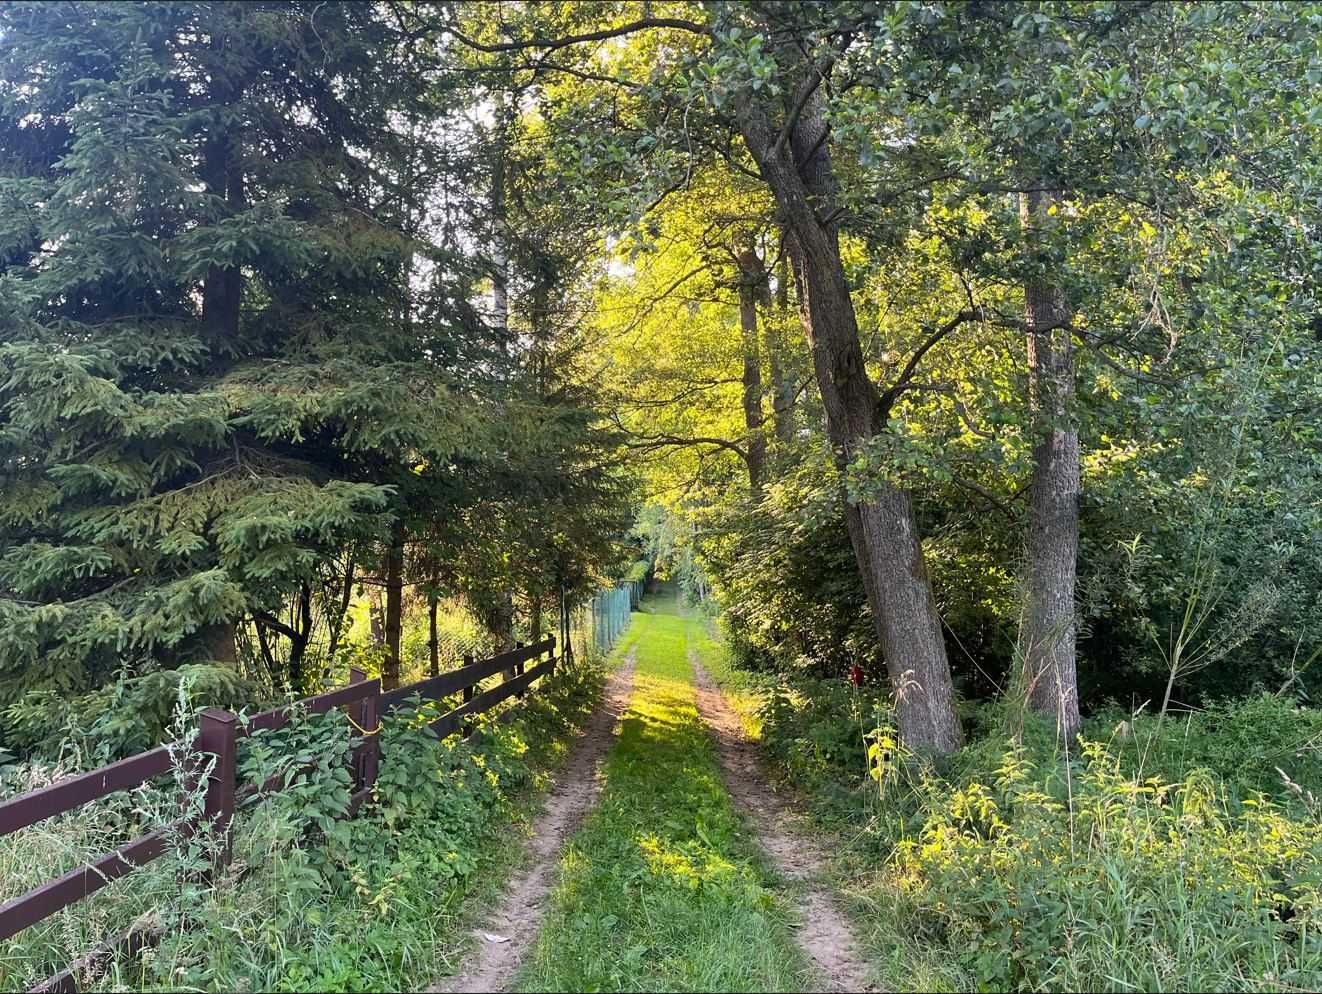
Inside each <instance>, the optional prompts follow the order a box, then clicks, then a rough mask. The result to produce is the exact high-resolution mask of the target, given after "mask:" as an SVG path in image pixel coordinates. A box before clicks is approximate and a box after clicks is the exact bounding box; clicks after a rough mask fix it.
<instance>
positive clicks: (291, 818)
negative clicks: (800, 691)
mask: <svg viewBox="0 0 1322 994" xmlns="http://www.w3.org/2000/svg"><path fill="white" fill-rule="evenodd" d="M600 686H601V670H600V668H599V667H596V666H593V665H590V664H589V663H586V662H581V663H580V664H579V665H578V666H575V667H571V668H564V669H561V670H558V671H557V672H556V674H555V675H554V676H552V677H550V678H548V679H546V680H543V681H542V683H540V684H539V685H538V688H537V690H536V692H535V693H533V694H530V695H529V696H528V698H527V699H526V701H525V702H524V704H523V706H522V707H523V710H522V712H521V718H520V719H519V720H518V721H515V722H513V723H512V724H510V725H496V724H492V725H491V726H490V727H489V729H488V734H486V735H484V736H483V737H482V738H481V740H480V744H479V745H477V746H476V747H470V746H469V745H468V744H466V743H464V742H462V741H461V740H459V739H457V738H454V737H452V738H450V739H448V740H446V741H445V742H443V743H442V742H436V741H435V740H433V739H430V738H428V737H425V736H423V735H422V734H420V733H419V732H418V731H417V730H416V728H415V727H413V725H414V724H415V723H414V722H413V721H412V719H411V717H410V715H409V713H408V712H407V711H404V712H400V713H396V715H395V716H392V719H391V720H387V722H386V723H385V724H384V727H383V731H382V735H383V739H384V741H383V753H384V758H383V765H382V773H381V779H380V781H379V782H378V789H377V790H376V792H375V796H374V800H373V803H372V804H371V805H370V807H369V808H368V809H367V810H365V811H364V812H362V813H361V814H360V815H359V816H358V817H357V818H354V819H352V820H337V817H336V816H337V815H338V814H340V813H342V811H343V807H344V804H345V803H346V802H347V792H345V790H344V786H345V784H344V776H343V767H342V763H341V760H342V758H343V749H344V748H346V747H347V742H348V735H349V729H348V727H347V724H346V719H345V717H344V715H343V714H340V713H336V712H333V713H331V714H329V715H326V716H305V717H303V718H301V719H300V720H297V721H295V722H293V723H292V724H291V725H288V726H286V727H285V728H284V729H281V730H280V732H279V733H278V735H276V736H263V735H257V736H253V737H251V738H250V739H246V740H244V743H245V747H244V750H243V751H242V752H241V755H240V760H241V764H242V765H243V767H244V773H245V779H247V780H249V781H250V782H258V781H260V780H261V779H264V778H265V777H266V776H268V775H271V774H273V773H281V772H283V775H284V786H283V788H282V789H281V790H280V791H279V792H278V793H276V794H274V795H273V796H271V797H269V798H267V799H266V800H265V801H264V802H263V803H261V804H260V805H254V806H251V807H247V808H242V809H241V810H240V812H239V813H238V815H237V817H236V820H235V825H234V831H233V840H234V859H233V862H232V863H231V864H230V865H229V866H228V868H226V869H225V870H223V871H221V872H219V873H217V874H214V875H212V876H211V877H210V878H207V877H206V876H205V875H204V874H203V873H201V872H200V871H201V870H202V869H204V868H206V867H209V866H210V864H211V855H212V854H211V853H210V852H209V851H208V849H207V843H205V842H204V841H203V840H202V839H194V840H192V841H190V842H186V843H185V842H181V844H180V845H179V846H178V847H177V848H174V849H172V850H171V851H170V852H169V853H168V854H167V855H166V856H164V857H162V858H160V859H158V860H157V861H156V862H154V863H152V864H150V865H149V866H147V867H145V868H143V869H141V870H139V871H137V872H134V873H132V874H129V875H128V876H126V877H124V878H122V879H121V880H119V881H116V882H115V883H113V884H111V885H110V886H108V887H106V888H104V889H103V890H101V891H99V892H98V893H96V894H94V895H92V896H91V897H90V898H88V899H86V900H84V901H81V902H79V903H78V904H75V905H73V906H72V907H70V908H68V909H66V910H65V911H63V912H60V913H59V914H57V915H55V916H53V917H52V918H50V919H47V920H46V921H44V922H42V923H40V924H38V925H36V926H33V927H31V928H28V929H25V930H24V931H23V932H20V933H19V934H18V935H17V936H15V937H14V938H13V939H11V940H9V941H7V942H5V943H3V944H0V989H6V990H9V989H24V988H26V987H27V986H30V985H32V984H33V983H35V982H37V981H39V980H41V979H43V978H44V977H46V976H49V975H50V974H51V973H52V972H54V971H55V970H57V969H60V968H62V967H64V966H65V965H67V964H68V963H69V962H71V961H72V960H74V959H76V958H77V957H78V956H80V955H81V954H83V953H84V952H86V951H88V950H89V949H90V948H92V947H93V946H94V945H95V944H96V943H98V942H100V941H101V940H102V939H104V938H105V937H106V936H107V935H109V934H111V933H113V932H116V931H119V930H121V929H123V928H125V927H127V926H128V925H129V924H130V923H131V922H133V921H134V920H136V919H137V918H138V916H139V915H140V914H142V913H143V912H148V911H149V912H151V913H152V915H153V916H154V922H155V924H156V926H157V928H158V929H159V931H160V932H161V933H162V936H163V937H162V939H161V941H160V942H159V943H158V944H157V945H155V946H154V947H152V948H149V949H147V950H144V951H143V952H141V953H140V954H138V955H136V956H133V957H128V958H124V959H121V960H118V961H116V962H113V963H111V964H110V967H109V969H108V971H107V972H106V973H104V974H103V975H101V976H100V977H98V978H95V979H94V980H93V982H92V989H97V988H104V989H112V990H167V989H168V990H179V989H198V990H200V989H209V990H235V991H244V990H246V991H259V990H274V991H290V990H317V991H322V990H407V989H415V988H418V987H421V986H426V985H428V984H429V983H430V982H431V981H432V980H433V979H435V977H436V976H437V975H438V974H440V973H442V972H444V965H445V963H446V962H447V960H450V959H453V958H454V957H456V956H458V955H460V954H461V953H462V950H463V949H464V947H465V946H466V944H467V942H468V941H469V940H468V936H467V925H466V919H465V915H466V914H467V912H466V910H465V909H466V907H467V906H468V904H469V900H470V899H471V898H473V897H474V896H481V895H483V894H485V893H489V892H491V891H492V890H493V889H494V888H496V887H498V886H499V884H500V881H501V879H502V877H503V873H504V872H505V870H506V869H507V868H508V867H509V865H510V864H511V862H512V861H513V860H514V859H515V858H517V855H518V851H519V847H518V846H517V844H512V840H514V839H517V838H518V837H519V835H520V833H521V832H522V831H524V830H525V826H526V825H527V824H528V820H529V816H530V811H531V808H532V806H533V804H534V803H535V794H534V793H532V792H531V789H532V788H536V787H538V786H539V785H541V784H542V783H544V781H545V776H546V771H547V770H548V769H549V767H550V766H552V765H554V764H555V763H556V762H558V760H559V759H560V757H561V756H562V755H563V753H564V750H565V747H566V743H567V741H568V738H569V734H570V731H571V730H572V728H573V727H575V726H576V725H578V724H579V723H581V722H582V721H583V720H584V719H585V718H586V716H587V714H588V713H590V711H591V708H592V706H593V703H594V701H595V698H596V696H597V695H598V693H599V690H600ZM291 757H292V758H294V759H296V760H297V762H295V763H290V762H289V760H290V758H291ZM309 763H310V764H311V765H310V766H309V765H307V764H309ZM181 767H182V763H181ZM61 772H62V771H61V770H59V769H55V768H40V767H33V766H29V767H25V768H23V769H22V770H12V769H11V772H10V773H9V774H7V776H6V781H5V785H4V786H5V790H6V791H7V792H9V793H11V794H12V793H15V792H19V791H22V790H24V789H27V788H28V787H30V786H33V785H39V784H40V783H41V782H45V781H49V780H51V779H54V778H56V777H57V776H58V775H59V774H60V773H61ZM181 772H182V770H181ZM165 779H166V781H167V782H163V783H160V784H153V785H148V786H147V787H145V788H143V789H140V790H138V791H134V792H130V793H126V794H119V795H116V796H114V797H112V798H110V799H107V800H106V801H103V802H100V803H98V804H94V805H88V806H85V807H83V808H81V809H79V810H78V811H76V812H73V813H70V814H69V815H66V816H63V817H61V818H59V819H52V820H48V821H46V822H42V823H39V824H38V825H34V826H32V827H31V828H29V829H26V830H23V831H21V832H17V833H14V834H12V835H9V836H6V837H4V838H3V839H0V900H3V899H7V898H9V897H13V896H15V895H17V894H19V893H22V892H24V891H26V890H27V889H29V888H30V887H31V886H35V885H37V884H40V883H43V882H45V881H46V880H49V879H51V878H52V877H54V876H55V875H56V874H58V873H59V872H61V871H62V870H67V869H70V868H72V867H74V866H77V865H79V864H81V863H83V862H86V861H87V860H88V859H90V858H93V857H95V856H99V855H101V854H103V853H105V852H107V851H109V850H110V849H111V848H113V847H114V846H115V845H117V844H119V843H122V842H123V841H125V840H126V839H127V838H131V837H134V836H136V835H139V834H142V833H143V832H145V831H150V830H151V829H153V828H155V827H157V826H158V825H162V824H166V823H168V822H169V821H172V820H174V819H175V818H177V817H178V816H179V809H178V806H177V790H176V785H175V784H174V783H173V782H169V781H170V778H168V777H167V778H165Z"/></svg>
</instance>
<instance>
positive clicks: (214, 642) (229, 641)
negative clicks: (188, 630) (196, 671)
mask: <svg viewBox="0 0 1322 994" xmlns="http://www.w3.org/2000/svg"><path fill="white" fill-rule="evenodd" d="M236 628H237V626H236V625H235V623H234V622H232V621H222V622H220V623H219V624H215V625H207V627H206V628H204V629H203V630H202V641H203V644H204V645H205V646H206V653H207V658H208V659H211V660H214V661H215V662H217V663H223V664H224V665H225V666H230V667H234V666H237V665H238V663H239V654H238V650H237V648H236V646H235V643H234V636H235V630H236Z"/></svg>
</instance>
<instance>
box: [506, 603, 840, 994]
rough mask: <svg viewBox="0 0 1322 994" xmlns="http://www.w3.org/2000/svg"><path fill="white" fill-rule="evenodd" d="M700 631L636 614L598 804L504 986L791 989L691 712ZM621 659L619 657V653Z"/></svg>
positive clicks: (801, 968) (704, 732)
mask: <svg viewBox="0 0 1322 994" xmlns="http://www.w3.org/2000/svg"><path fill="white" fill-rule="evenodd" d="M701 638H702V632H701V622H700V621H699V620H697V619H690V618H687V617H684V616H683V615H682V614H681V613H680V612H679V611H678V609H677V606H676V604H675V602H674V600H673V599H671V598H664V599H662V598H657V599H655V600H654V601H652V602H651V603H649V604H648V605H647V607H646V608H645V609H644V612H643V613H641V614H637V615H635V617H634V621H633V625H632V626H631V629H630V631H629V636H628V643H627V645H626V651H634V652H635V653H636V661H637V669H636V672H635V677H634V688H635V689H634V696H633V699H632V701H631V702H630V706H629V709H628V711H627V712H626V713H625V716H624V719H623V721H622V723H621V729H620V737H619V739H618V741H617V742H616V743H615V746H614V748H613V749H612V750H611V753H610V755H609V756H608V758H607V761H606V767H605V772H606V785H605V789H604V791H603V793H602V796H601V801H600V805H599V807H598V809H597V810H596V812H595V813H593V814H592V815H591V816H590V817H589V818H588V820H587V822H586V823H585V824H584V826H583V828H582V829H581V830H580V831H579V832H578V833H577V835H575V837H574V838H573V840H572V841H571V842H570V845H569V847H568V849H567V850H566V852H565V856H564V859H563V860H562V862H561V871H560V872H561V879H560V883H559V886H558V887H557V888H556V890H555V893H554V894H553V896H552V901H551V907H550V909H549V911H548V912H547V915H546V919H545V925H544V927H543V930H542V933H541V936H540V937H539V939H538V941H537V944H536V946H535V948H534V949H533V951H532V954H531V955H530V956H529V957H528V958H527V960H526V961H525V964H524V968H523V970H522V972H521V973H520V974H519V976H518V977H517V978H516V980H515V989H518V990H534V991H655V990H670V991H713V990H715V991H798V990H804V989H808V988H809V987H810V986H811V985H812V981H813V979H814V978H813V977H812V976H811V971H810V969H809V968H808V966H807V965H806V963H805V960H804V958H803V956H802V954H801V953H800V951H799V949H798V947H797V946H796V944H795V940H794V936H793V924H794V923H793V920H792V917H793V916H792V910H791V908H790V905H789V902H788V899H787V895H786V894H785V893H784V892H783V890H782V889H780V888H778V887H777V882H776V881H775V880H774V879H773V877H772V875H771V871H770V870H769V869H768V866H767V864H766V862H765V860H764V858H763V856H762V855H761V854H760V853H759V851H758V850H757V848H756V847H755V845H754V844H753V843H752V842H751V841H750V839H749V837H748V834H747V832H746V831H745V827H744V826H743V825H742V824H741V822H740V819H739V816H738V814H737V812H736V810H735V808H734V805H733V803H732V801H731V799H730V795H729V794H728V792H727V791H726V789H725V786H724V784H723V783H722V779H721V768H720V765H719V762H718V757H717V753H716V750H715V748H714V745H713V741H712V737H711V734H710V732H709V730H708V727H707V725H706V723H705V722H704V721H703V719H702V717H701V715H699V713H698V709H697V698H696V692H695V688H694V682H693V671H692V668H691V666H690V664H689V649H690V647H692V646H695V645H697V644H698V642H699V640H700V639H701ZM617 651H620V650H617Z"/></svg>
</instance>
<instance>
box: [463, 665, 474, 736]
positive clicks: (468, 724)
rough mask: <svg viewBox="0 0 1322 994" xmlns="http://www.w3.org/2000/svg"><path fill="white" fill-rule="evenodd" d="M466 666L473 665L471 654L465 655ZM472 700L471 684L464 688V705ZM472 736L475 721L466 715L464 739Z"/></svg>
mask: <svg viewBox="0 0 1322 994" xmlns="http://www.w3.org/2000/svg"><path fill="white" fill-rule="evenodd" d="M464 665H465V666H472V665H473V654H472V653H471V652H465V653H464ZM472 699H473V685H472V684H471V683H470V684H469V685H468V686H467V687H465V688H464V703H465V704H467V703H468V702H469V701H471V700H472ZM472 734H473V719H472V717H471V716H469V715H464V731H463V737H464V738H468V737H469V736H470V735H472Z"/></svg>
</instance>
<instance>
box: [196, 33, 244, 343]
mask: <svg viewBox="0 0 1322 994" xmlns="http://www.w3.org/2000/svg"><path fill="white" fill-rule="evenodd" d="M224 13H226V14H232V13H235V11H226V12H224ZM228 41H229V39H228V37H227V32H226V31H225V30H224V28H223V27H222V28H221V29H219V30H217V31H216V33H215V35H214V36H213V38H212V42H211V48H212V50H213V51H214V52H215V53H216V57H215V59H214V60H213V62H214V64H213V65H212V67H211V73H210V76H211V79H210V94H209V96H210V99H211V105H212V119H211V122H210V124H209V126H208V127H209V130H208V132H207V137H206V141H205V142H204V143H203V147H202V168H201V170H200V176H201V179H202V183H203V185H204V186H205V188H206V193H207V196H208V197H210V198H211V200H212V203H213V204H214V205H215V213H216V220H220V219H221V218H225V217H229V216H231V215H233V214H235V213H237V212H239V211H241V210H243V204H244V188H243V156H242V149H241V146H240V142H239V140H238V136H237V135H236V134H235V133H234V130H233V125H231V124H230V123H229V115H228V113H227V111H228V106H229V105H230V104H231V103H233V102H234V99H235V87H234V85H233V82H232V80H231V79H230V75H229V73H228V72H226V71H225V69H224V68H223V64H224V58H225V56H224V49H225V47H226V45H227V44H228ZM242 295H243V273H242V271H241V270H240V269H239V267H238V266H210V267H209V268H208V269H207V274H206V279H205V280H204V281H203V284H202V332H203V335H204V337H205V339H206V341H207V344H208V345H209V346H210V347H211V349H212V356H213V358H214V357H215V355H216V354H217V353H218V352H219V351H221V350H223V349H225V348H227V347H231V346H232V345H233V344H234V342H235V340H236V339H237V337H238V333H239V302H240V299H241V297H242Z"/></svg>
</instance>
